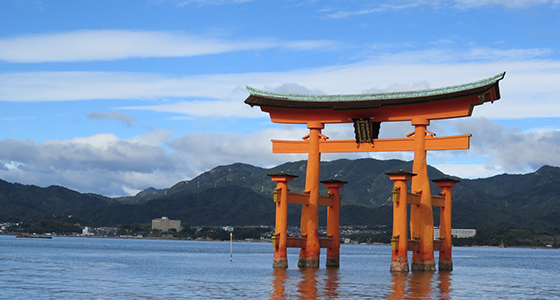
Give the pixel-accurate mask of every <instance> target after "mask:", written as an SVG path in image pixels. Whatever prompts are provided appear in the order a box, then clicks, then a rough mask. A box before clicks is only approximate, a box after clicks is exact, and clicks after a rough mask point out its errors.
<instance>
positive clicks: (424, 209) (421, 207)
mask: <svg viewBox="0 0 560 300" xmlns="http://www.w3.org/2000/svg"><path fill="white" fill-rule="evenodd" d="M411 123H412V125H413V126H414V127H415V130H414V132H412V133H410V134H409V135H408V136H411V135H414V162H413V166H412V172H413V173H415V174H417V176H416V177H414V178H413V179H412V185H411V189H412V192H413V193H417V194H420V195H421V198H420V203H419V204H418V205H412V206H411V208H410V232H411V235H412V239H413V240H418V242H419V247H420V249H419V251H414V252H412V268H411V269H412V271H425V272H435V271H436V264H435V258H434V218H433V211H432V195H431V192H430V180H429V178H428V163H427V160H426V133H428V134H430V135H432V136H433V133H430V132H429V131H427V130H426V127H427V126H428V125H430V120H428V119H426V118H414V119H412V122H411Z"/></svg>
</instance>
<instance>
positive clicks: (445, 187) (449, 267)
mask: <svg viewBox="0 0 560 300" xmlns="http://www.w3.org/2000/svg"><path fill="white" fill-rule="evenodd" d="M432 181H433V182H435V184H436V186H438V187H440V189H441V195H442V196H443V197H444V204H443V206H441V208H440V224H439V239H440V241H443V249H440V251H439V262H438V271H453V259H452V257H451V248H452V246H453V243H452V240H451V239H452V237H451V188H452V187H454V186H455V185H456V184H457V183H458V182H459V181H458V180H455V179H451V178H441V179H434V180H432Z"/></svg>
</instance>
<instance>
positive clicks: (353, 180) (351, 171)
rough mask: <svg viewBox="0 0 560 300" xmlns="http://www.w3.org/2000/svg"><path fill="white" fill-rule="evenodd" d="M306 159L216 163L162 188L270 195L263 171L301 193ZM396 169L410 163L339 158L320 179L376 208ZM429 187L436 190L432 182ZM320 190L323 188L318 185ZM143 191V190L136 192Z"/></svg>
mask: <svg viewBox="0 0 560 300" xmlns="http://www.w3.org/2000/svg"><path fill="white" fill-rule="evenodd" d="M306 165H307V162H306V161H297V162H289V163H285V164H282V165H279V166H276V167H273V168H269V169H265V168H260V167H255V166H251V165H247V164H242V163H235V164H232V165H227V166H218V167H216V168H214V169H212V170H210V171H208V172H205V173H203V174H201V175H199V176H197V177H195V178H193V179H192V180H190V181H188V182H186V181H182V182H179V183H177V184H176V185H174V186H172V187H170V188H169V189H167V190H166V191H165V193H166V194H167V196H170V197H171V196H173V195H183V194H189V193H195V192H200V191H202V190H205V189H211V188H217V187H229V186H237V187H245V188H249V189H251V190H253V191H254V192H255V193H258V194H261V195H263V196H268V195H270V193H271V191H272V190H273V189H274V188H275V187H276V183H275V182H273V181H271V180H270V177H268V176H267V175H266V174H270V173H278V172H286V173H290V174H294V175H297V176H299V177H298V178H296V179H295V180H294V181H293V182H291V183H290V189H291V190H292V191H293V192H302V191H303V190H304V189H305V173H306ZM397 170H406V171H411V170H412V162H405V161H402V160H396V159H395V160H376V159H357V160H349V159H340V160H335V161H330V162H322V163H321V180H326V179H333V178H334V179H340V180H344V181H348V184H347V185H345V187H344V188H343V189H342V194H343V195H344V199H343V205H361V206H368V207H377V206H381V205H388V204H392V202H391V200H390V199H391V190H392V186H393V183H392V182H391V181H390V180H389V176H387V175H385V173H386V172H390V171H397ZM428 175H429V176H430V178H433V179H435V178H441V177H445V176H446V175H444V174H443V173H442V172H440V171H439V170H437V169H435V168H432V167H429V169H428ZM432 190H434V191H435V190H436V186H435V184H433V186H432ZM438 190H439V189H438ZM320 191H321V193H326V192H327V190H326V189H325V188H322V189H321V190H320ZM141 193H144V191H142V192H140V193H139V194H141ZM151 199H153V198H149V199H148V198H145V197H143V196H139V195H136V196H134V197H124V198H120V199H119V201H122V202H123V203H142V202H146V201H148V200H151Z"/></svg>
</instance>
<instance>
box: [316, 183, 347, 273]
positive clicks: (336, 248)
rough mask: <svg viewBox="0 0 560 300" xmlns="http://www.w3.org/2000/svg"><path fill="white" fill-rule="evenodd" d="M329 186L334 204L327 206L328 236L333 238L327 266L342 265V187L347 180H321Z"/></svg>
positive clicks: (328, 249)
mask: <svg viewBox="0 0 560 300" xmlns="http://www.w3.org/2000/svg"><path fill="white" fill-rule="evenodd" d="M321 183H322V184H323V185H324V186H325V187H327V188H328V195H329V197H332V205H331V206H327V238H330V239H331V240H332V242H331V246H330V247H329V248H327V268H338V267H340V203H341V199H340V188H342V187H344V185H345V184H347V183H348V182H347V181H342V180H338V179H330V180H324V181H321Z"/></svg>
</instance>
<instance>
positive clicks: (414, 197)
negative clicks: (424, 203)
mask: <svg viewBox="0 0 560 300" xmlns="http://www.w3.org/2000/svg"><path fill="white" fill-rule="evenodd" d="M421 198H422V194H414V193H408V195H407V197H406V203H407V204H413V205H420V199H421Z"/></svg>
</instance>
